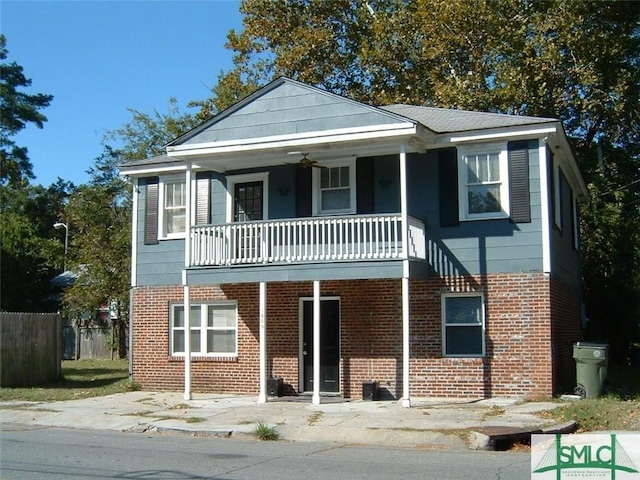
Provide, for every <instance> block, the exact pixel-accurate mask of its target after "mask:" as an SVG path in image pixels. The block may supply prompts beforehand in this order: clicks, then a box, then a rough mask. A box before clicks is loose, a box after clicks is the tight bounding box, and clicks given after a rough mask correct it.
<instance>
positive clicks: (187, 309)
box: [182, 163, 192, 400]
mask: <svg viewBox="0 0 640 480" xmlns="http://www.w3.org/2000/svg"><path fill="white" fill-rule="evenodd" d="M185 194H186V197H187V205H186V211H185V217H186V222H185V224H186V225H185V229H186V232H185V239H184V269H183V270H182V285H183V287H184V399H185V400H191V294H190V291H189V285H188V281H187V268H189V263H190V261H191V201H192V199H191V163H187V171H186V173H185Z"/></svg>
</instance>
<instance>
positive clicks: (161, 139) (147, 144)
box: [103, 98, 200, 164]
mask: <svg viewBox="0 0 640 480" xmlns="http://www.w3.org/2000/svg"><path fill="white" fill-rule="evenodd" d="M128 110H129V113H131V120H130V121H129V122H127V123H125V124H124V125H123V126H122V127H120V128H117V129H115V130H112V131H110V132H108V133H107V134H106V135H105V138H104V142H103V143H104V144H105V145H106V146H107V148H108V149H111V150H112V151H117V163H118V164H120V163H124V162H135V161H136V160H144V159H146V158H151V157H155V156H158V155H162V154H164V148H163V147H164V145H166V144H167V143H169V142H170V141H172V140H175V139H176V138H178V137H179V136H180V135H182V134H183V133H185V132H187V131H188V130H190V129H191V128H193V127H195V126H196V125H197V124H198V123H200V120H199V119H198V118H196V117H195V116H194V115H191V114H189V113H183V112H181V111H180V108H179V106H178V102H177V100H176V99H175V98H170V99H169V102H168V105H167V110H166V112H161V111H159V110H154V111H153V113H151V114H149V113H145V112H140V111H138V110H136V109H133V108H130V109H128Z"/></svg>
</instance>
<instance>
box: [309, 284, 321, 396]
mask: <svg viewBox="0 0 640 480" xmlns="http://www.w3.org/2000/svg"><path fill="white" fill-rule="evenodd" d="M311 403H313V404H314V405H320V281H319V280H314V281H313V396H312V397H311Z"/></svg>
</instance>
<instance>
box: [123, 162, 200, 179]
mask: <svg viewBox="0 0 640 480" xmlns="http://www.w3.org/2000/svg"><path fill="white" fill-rule="evenodd" d="M201 168H202V167H201V166H199V165H195V164H194V165H192V169H193V170H194V171H196V170H199V169H201ZM186 170H187V165H186V164H185V163H174V164H171V165H165V166H158V165H140V167H126V169H125V170H124V171H121V172H120V176H123V177H125V176H126V177H141V176H143V175H159V174H164V173H181V172H185V171H186Z"/></svg>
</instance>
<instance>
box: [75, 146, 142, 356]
mask: <svg viewBox="0 0 640 480" xmlns="http://www.w3.org/2000/svg"><path fill="white" fill-rule="evenodd" d="M117 158H118V155H117V152H114V151H113V150H111V149H108V148H107V149H106V151H105V152H104V153H103V154H102V155H101V156H100V157H98V158H97V159H96V161H95V162H94V166H93V167H92V168H91V169H90V170H89V174H90V175H91V178H90V181H89V182H88V183H87V184H85V185H81V186H80V187H79V188H78V189H77V190H76V191H75V192H74V193H73V194H72V195H71V197H70V199H69V203H68V205H67V208H66V210H65V219H66V221H67V222H68V223H69V224H70V225H72V226H73V230H72V231H73V236H72V237H71V245H70V249H69V252H70V255H69V261H70V265H71V269H72V270H73V271H74V272H75V273H76V275H77V278H76V281H75V283H74V284H73V285H72V286H70V287H68V288H67V289H66V290H65V292H64V296H63V302H64V305H65V310H66V313H67V314H68V315H70V316H71V317H74V318H80V317H81V316H83V315H85V314H87V313H89V314H90V315H91V317H93V318H95V317H96V316H97V315H98V312H100V311H101V310H104V309H106V308H108V309H109V310H110V311H111V312H112V313H113V314H114V315H113V323H112V325H110V327H112V328H113V333H114V336H113V338H114V339H115V344H114V345H113V348H115V349H117V351H118V353H119V356H120V357H121V358H122V357H125V356H126V345H127V325H128V318H129V285H130V282H129V274H130V271H131V269H130V254H131V198H130V188H129V184H128V182H127V181H126V180H125V179H123V178H121V177H119V176H118V171H117Z"/></svg>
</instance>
